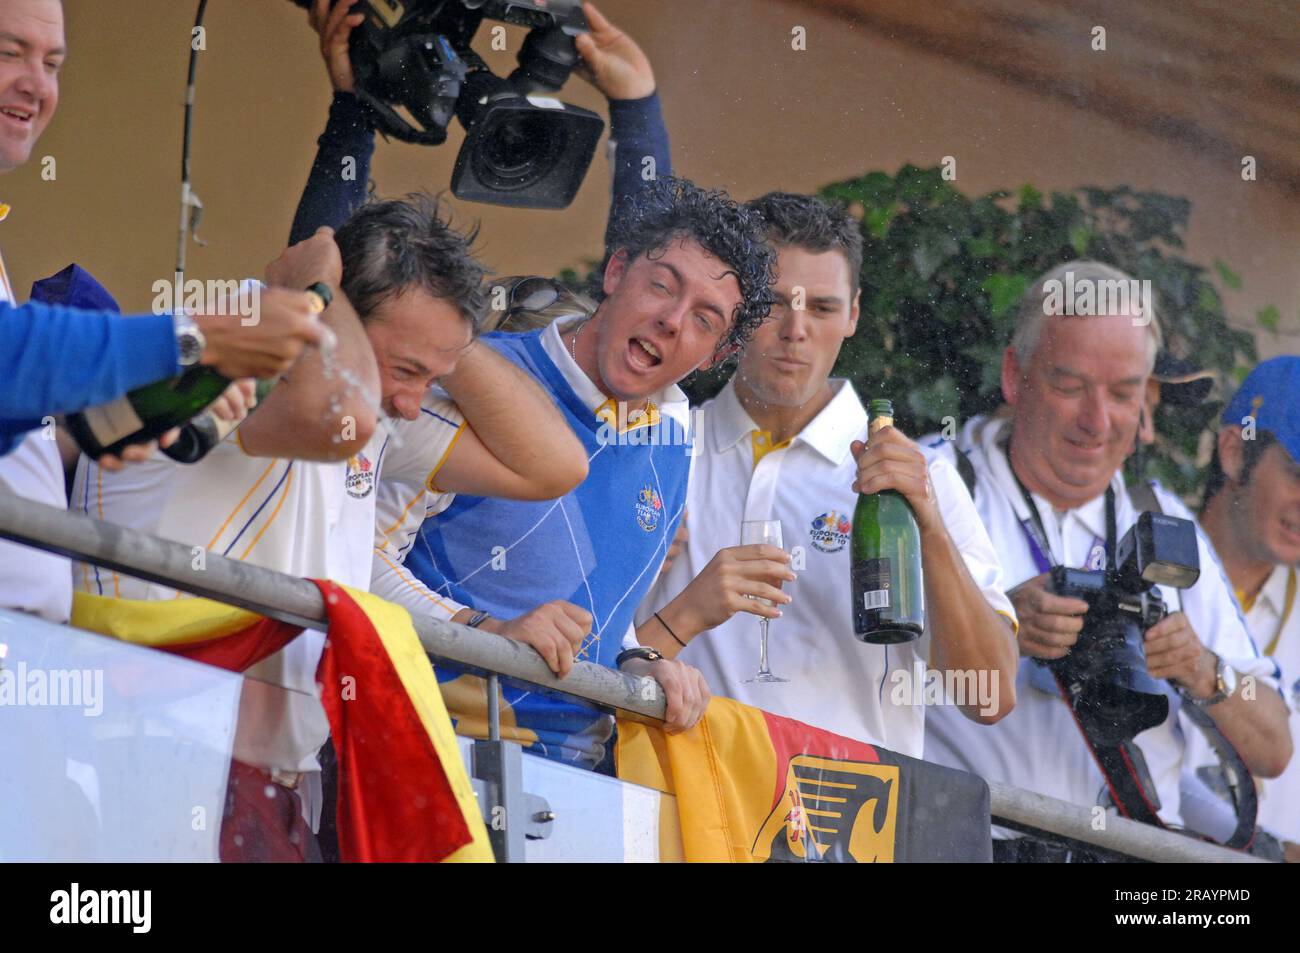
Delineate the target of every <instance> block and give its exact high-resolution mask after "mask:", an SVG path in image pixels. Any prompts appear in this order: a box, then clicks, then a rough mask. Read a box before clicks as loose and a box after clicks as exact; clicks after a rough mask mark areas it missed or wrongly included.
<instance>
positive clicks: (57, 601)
mask: <svg viewBox="0 0 1300 953" xmlns="http://www.w3.org/2000/svg"><path fill="white" fill-rule="evenodd" d="M5 211H6V212H7V211H8V209H7V208H6V209H5ZM2 218H3V215H0V219H2ZM0 301H4V302H5V303H7V304H17V302H16V301H15V299H14V292H13V288H11V287H10V285H9V276H8V274H7V273H6V271H5V267H4V262H3V260H0ZM0 492H5V493H12V494H13V495H14V496H20V497H22V498H23V499H25V500H31V501H32V502H34V503H43V504H45V505H46V506H55V507H58V508H59V509H61V510H62V509H66V508H67V506H68V501H67V498H66V496H65V494H64V488H63V458H62V457H60V456H59V445H58V443H57V442H56V441H55V439H54V431H53V428H48V430H47V428H44V427H42V428H40V429H38V430H33V431H32V432H31V433H29V434H27V435H26V436H24V437H23V439H22V441H21V442H20V443H19V444H18V445H17V446H16V447H14V448H13V450H11V451H10V452H9V453H6V454H5V455H4V456H0ZM0 606H4V607H5V608H6V609H18V610H20V611H22V612H31V613H33V614H35V615H38V616H40V617H41V618H43V619H48V620H49V621H51V622H59V623H63V622H67V621H68V614H69V612H71V611H72V583H71V582H70V580H69V578H68V560H66V559H64V558H63V557H62V556H56V555H54V554H53V553H48V552H46V551H45V550H43V549H34V548H33V547H31V546H23V545H21V544H20V543H14V542H10V541H9V540H7V539H2V540H0Z"/></svg>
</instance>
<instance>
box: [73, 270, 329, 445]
mask: <svg viewBox="0 0 1300 953" xmlns="http://www.w3.org/2000/svg"><path fill="white" fill-rule="evenodd" d="M307 291H308V292H310V293H311V294H313V295H315V296H316V297H315V300H314V303H313V310H314V311H315V312H316V313H317V314H320V313H321V312H323V311H324V310H325V309H326V308H328V307H329V306H330V303H331V302H332V301H333V298H334V296H333V292H332V291H331V290H330V287H329V286H328V285H327V284H325V283H324V282H317V283H316V284H314V285H312V286H311V287H310V288H308V289H307ZM230 384H231V380H230V378H228V377H226V376H225V375H223V374H220V373H218V372H217V371H216V370H214V369H213V368H211V367H207V366H204V365H196V366H194V367H191V368H189V369H188V370H186V371H185V373H183V374H182V375H181V376H180V377H173V378H170V379H168V380H165V381H158V382H157V383H154V384H147V385H145V386H144V387H138V388H136V389H135V390H133V391H131V392H130V393H128V394H126V395H125V396H122V397H119V398H118V399H117V400H113V401H109V402H108V403H107V404H100V405H99V406H97V407H88V408H86V409H85V410H81V411H78V412H77V413H75V414H68V415H67V417H65V418H64V425H65V426H66V427H67V430H68V432H69V433H70V434H72V437H73V439H74V440H76V441H77V445H78V446H79V447H81V450H82V452H83V453H85V454H86V456H88V457H90V458H91V459H92V460H98V459H99V458H100V457H101V456H102V455H104V454H106V453H110V454H114V455H117V454H120V453H121V452H122V451H123V450H124V449H125V448H126V447H129V446H130V445H131V444H133V443H147V442H148V441H150V440H156V439H158V438H159V437H160V436H162V435H163V434H165V433H166V432H167V431H169V430H171V429H172V428H173V427H182V425H184V426H183V427H182V429H181V433H180V436H179V438H178V439H177V441H176V442H175V443H174V444H172V446H170V447H168V448H166V449H165V450H163V453H165V454H166V455H167V456H169V457H171V458H172V459H173V460H176V461H178V462H180V463H197V462H198V461H199V460H201V459H203V457H204V456H206V455H207V453H208V451H210V450H211V449H212V448H213V447H215V446H216V445H217V444H218V443H220V442H221V441H222V440H224V439H225V438H226V436H227V435H228V434H229V433H230V431H231V430H233V429H234V425H233V424H231V423H229V422H227V421H224V420H220V419H219V418H218V417H217V416H216V415H215V414H213V413H212V412H211V411H209V410H207V407H208V405H209V404H211V403H212V402H213V401H214V400H216V399H217V398H218V397H220V396H221V395H222V394H224V393H225V391H226V388H227V387H229V386H230ZM274 385H275V381H273V380H271V381H258V382H257V400H258V403H261V401H262V399H263V398H265V397H266V395H267V394H268V393H269V392H270V390H271V388H272V387H273V386H274ZM254 409H256V408H254ZM187 421H188V423H187Z"/></svg>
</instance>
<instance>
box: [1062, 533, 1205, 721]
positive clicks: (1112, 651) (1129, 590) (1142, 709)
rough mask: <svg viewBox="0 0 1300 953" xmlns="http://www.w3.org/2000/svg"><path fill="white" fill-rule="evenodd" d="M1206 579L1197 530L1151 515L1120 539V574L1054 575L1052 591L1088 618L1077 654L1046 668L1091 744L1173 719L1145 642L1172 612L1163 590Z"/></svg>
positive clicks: (1109, 571) (1109, 570)
mask: <svg viewBox="0 0 1300 953" xmlns="http://www.w3.org/2000/svg"><path fill="white" fill-rule="evenodd" d="M1200 573H1201V569H1200V555H1199V552H1198V550H1197V545H1196V527H1195V526H1193V525H1192V523H1191V522H1190V521H1189V520H1185V519H1179V518H1178V517H1175V516H1165V515H1163V514H1160V513H1150V512H1148V513H1143V514H1141V515H1140V516H1139V517H1138V520H1137V522H1136V523H1135V524H1133V526H1132V527H1131V528H1130V529H1129V531H1128V532H1127V533H1125V534H1124V536H1123V538H1121V539H1120V541H1119V545H1118V546H1117V547H1116V552H1115V566H1114V567H1113V568H1110V567H1108V568H1106V569H1099V570H1082V569H1067V568H1066V567H1064V566H1054V567H1053V568H1052V591H1053V592H1055V593H1056V594H1057V595H1061V596H1068V597H1070V598H1073V599H1082V600H1083V601H1084V602H1086V603H1088V612H1087V614H1086V615H1085V616H1084V620H1083V631H1082V632H1081V633H1080V634H1079V640H1078V642H1076V643H1075V644H1074V647H1073V648H1072V649H1071V650H1070V653H1069V654H1068V655H1066V656H1065V657H1064V658H1061V659H1055V660H1052V661H1042V660H1040V664H1042V665H1045V666H1046V667H1047V668H1049V669H1051V670H1052V672H1053V673H1054V674H1055V675H1056V678H1057V681H1058V682H1059V683H1060V684H1061V686H1062V687H1063V689H1064V690H1065V693H1066V697H1067V698H1068V699H1069V700H1070V703H1071V705H1072V707H1073V708H1074V711H1075V714H1076V715H1077V716H1078V718H1079V720H1080V722H1081V723H1082V725H1083V727H1084V728H1085V729H1086V730H1087V732H1088V734H1089V736H1090V737H1091V738H1093V739H1095V740H1097V741H1099V742H1102V743H1104V744H1119V743H1120V742H1123V741H1128V740H1130V739H1132V738H1133V737H1135V736H1136V735H1138V734H1139V733H1140V732H1142V731H1145V730H1146V729H1147V728H1151V727H1154V726H1155V725H1158V724H1160V723H1161V722H1163V721H1164V720H1165V718H1166V717H1167V716H1168V714H1169V696H1168V694H1167V693H1166V691H1165V689H1164V686H1162V685H1161V684H1160V683H1159V682H1157V681H1156V680H1155V679H1153V678H1152V677H1151V676H1150V675H1149V674H1148V673H1147V667H1146V655H1145V653H1144V651H1143V637H1144V635H1145V633H1146V630H1147V629H1149V628H1151V627H1152V626H1153V625H1155V624H1156V623H1157V622H1159V621H1160V620H1161V619H1163V618H1164V617H1165V615H1167V613H1168V610H1167V609H1166V607H1165V604H1164V600H1163V599H1162V598H1161V597H1160V592H1159V590H1157V589H1156V586H1157V585H1167V586H1173V587H1174V588H1177V589H1186V588H1188V587H1189V586H1191V585H1193V584H1195V582H1196V580H1197V579H1198V578H1199V577H1200Z"/></svg>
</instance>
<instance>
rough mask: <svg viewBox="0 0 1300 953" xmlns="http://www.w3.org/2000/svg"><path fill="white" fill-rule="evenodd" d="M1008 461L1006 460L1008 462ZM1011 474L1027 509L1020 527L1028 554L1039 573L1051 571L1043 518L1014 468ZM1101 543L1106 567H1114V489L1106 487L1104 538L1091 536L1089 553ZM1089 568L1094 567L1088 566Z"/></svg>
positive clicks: (1050, 549) (1049, 547)
mask: <svg viewBox="0 0 1300 953" xmlns="http://www.w3.org/2000/svg"><path fill="white" fill-rule="evenodd" d="M1009 462H1010V461H1008V463H1009ZM1011 476H1012V478H1013V479H1014V480H1015V481H1016V486H1018V487H1019V488H1020V494H1021V496H1023V497H1024V500H1025V506H1026V507H1028V509H1029V516H1028V518H1026V519H1022V520H1021V521H1020V529H1021V531H1022V532H1023V533H1024V534H1025V539H1026V540H1027V541H1028V543H1029V552H1030V555H1032V556H1033V557H1034V565H1036V566H1037V567H1038V571H1039V572H1040V573H1045V572H1049V571H1051V568H1052V561H1051V559H1050V557H1049V555H1048V554H1049V553H1050V552H1051V551H1052V548H1051V546H1050V545H1048V542H1047V530H1046V529H1045V528H1044V527H1043V518H1042V516H1041V515H1039V512H1038V507H1037V506H1035V505H1034V498H1033V496H1031V495H1030V493H1029V490H1028V489H1027V488H1026V487H1025V485H1024V484H1023V483H1021V482H1020V477H1019V476H1017V475H1016V471H1015V470H1014V469H1012V470H1011ZM1098 543H1102V544H1103V545H1104V547H1105V552H1106V568H1108V569H1110V568H1114V565H1115V489H1114V487H1110V486H1108V487H1106V539H1105V541H1104V542H1103V541H1102V540H1100V539H1097V538H1096V537H1093V544H1092V546H1091V547H1090V549H1089V551H1088V552H1089V555H1090V556H1091V554H1092V552H1093V551H1094V550H1095V549H1096V548H1097V544H1098ZM1088 568H1089V569H1093V568H1096V567H1093V566H1089V567H1088Z"/></svg>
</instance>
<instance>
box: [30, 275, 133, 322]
mask: <svg viewBox="0 0 1300 953" xmlns="http://www.w3.org/2000/svg"><path fill="white" fill-rule="evenodd" d="M32 300H33V301H41V302H44V303H45V304H61V305H66V306H67V307H70V308H82V309H84V310H86V311H117V312H118V313H121V310H122V309H121V308H119V307H118V304H117V301H116V300H115V299H114V298H113V296H112V295H111V294H109V293H108V289H106V288H105V287H104V286H103V285H101V284H100V283H99V282H98V281H96V280H95V276H94V275H92V274H91V273H90V272H88V271H86V269H84V268H82V267H81V266H80V265H69V266H68V267H67V268H64V269H63V270H62V271H61V272H59V273H58V274H57V275H51V276H50V277H48V278H42V279H41V280H40V281H38V282H36V283H35V284H34V285H32Z"/></svg>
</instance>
